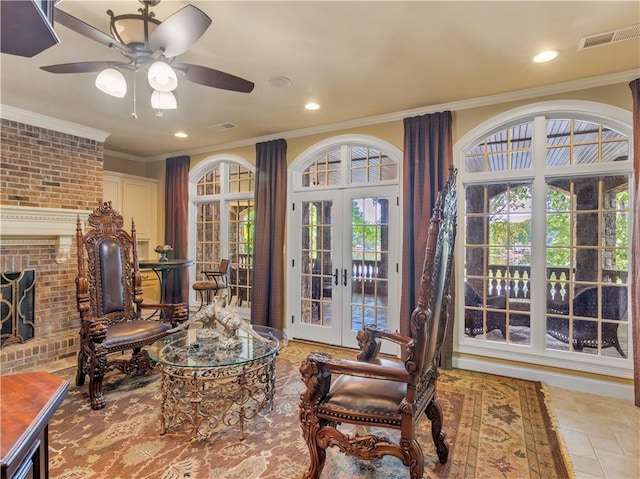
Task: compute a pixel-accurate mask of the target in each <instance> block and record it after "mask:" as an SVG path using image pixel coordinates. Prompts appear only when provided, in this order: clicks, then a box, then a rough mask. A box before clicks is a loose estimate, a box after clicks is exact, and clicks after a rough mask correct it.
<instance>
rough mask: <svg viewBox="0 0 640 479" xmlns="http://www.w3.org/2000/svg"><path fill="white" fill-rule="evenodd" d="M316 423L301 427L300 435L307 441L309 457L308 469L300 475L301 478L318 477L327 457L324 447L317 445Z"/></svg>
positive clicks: (317, 478) (311, 478) (312, 478)
mask: <svg viewBox="0 0 640 479" xmlns="http://www.w3.org/2000/svg"><path fill="white" fill-rule="evenodd" d="M319 429H320V428H319V427H318V425H317V424H316V425H311V426H308V427H303V431H302V435H303V436H304V438H305V440H306V441H307V447H308V448H309V458H310V459H311V464H310V465H309V469H307V472H305V473H304V475H303V476H302V478H303V479H319V478H320V474H321V473H322V469H324V463H325V460H326V458H327V451H326V449H324V448H322V447H320V446H319V445H318V430H319Z"/></svg>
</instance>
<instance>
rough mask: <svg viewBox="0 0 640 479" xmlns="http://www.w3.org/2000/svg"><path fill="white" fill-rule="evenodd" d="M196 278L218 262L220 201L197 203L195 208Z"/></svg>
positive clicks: (214, 268) (216, 266)
mask: <svg viewBox="0 0 640 479" xmlns="http://www.w3.org/2000/svg"><path fill="white" fill-rule="evenodd" d="M196 214H197V216H196V224H197V227H196V230H197V240H196V278H198V280H200V279H202V275H201V274H200V273H201V272H202V271H214V270H216V269H217V268H218V265H219V264H220V248H221V245H220V202H218V201H212V202H210V203H198V205H197V210H196Z"/></svg>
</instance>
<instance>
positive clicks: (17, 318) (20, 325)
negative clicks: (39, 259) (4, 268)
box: [0, 269, 36, 346]
mask: <svg viewBox="0 0 640 479" xmlns="http://www.w3.org/2000/svg"><path fill="white" fill-rule="evenodd" d="M35 276H36V275H35V270H33V269H27V270H24V271H15V272H8V273H2V274H0V322H1V324H2V329H1V330H0V346H8V345H10V344H17V343H24V342H25V341H28V340H29V339H32V338H33V337H34V335H35V325H34V316H35V302H36V301H35V299H36V298H35V296H36V295H35Z"/></svg>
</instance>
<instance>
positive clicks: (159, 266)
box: [138, 259, 195, 303]
mask: <svg viewBox="0 0 640 479" xmlns="http://www.w3.org/2000/svg"><path fill="white" fill-rule="evenodd" d="M194 262H195V261H194V260H192V259H169V260H167V261H153V260H141V261H138V267H139V268H140V269H152V270H153V272H154V273H155V274H156V276H157V277H158V280H159V281H160V303H164V302H165V300H166V297H167V292H166V288H167V278H168V277H169V273H170V272H171V271H173V270H174V269H179V268H186V267H187V266H191V265H192V264H193V263H194Z"/></svg>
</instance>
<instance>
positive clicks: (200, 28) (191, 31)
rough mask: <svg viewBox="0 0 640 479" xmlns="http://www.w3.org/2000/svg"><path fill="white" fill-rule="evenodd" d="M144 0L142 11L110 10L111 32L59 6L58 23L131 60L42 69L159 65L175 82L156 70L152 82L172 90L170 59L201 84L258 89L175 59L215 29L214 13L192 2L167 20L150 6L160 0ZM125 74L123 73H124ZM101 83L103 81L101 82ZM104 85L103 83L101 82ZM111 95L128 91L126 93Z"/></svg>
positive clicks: (71, 70) (63, 70) (174, 66)
mask: <svg viewBox="0 0 640 479" xmlns="http://www.w3.org/2000/svg"><path fill="white" fill-rule="evenodd" d="M138 1H139V2H140V3H141V4H142V5H143V8H139V9H138V12H139V14H124V15H117V16H116V15H114V13H113V12H112V11H111V10H107V14H108V15H109V16H110V17H111V27H110V29H111V35H108V34H106V33H104V32H103V31H101V30H99V29H97V28H95V27H93V26H91V25H89V24H88V23H85V22H83V21H82V20H80V19H78V18H76V17H74V16H72V15H69V14H68V13H66V12H64V11H62V10H60V9H58V8H56V9H55V12H54V21H55V22H56V23H60V24H62V25H64V26H65V27H67V28H69V29H71V30H73V31H75V32H77V33H79V34H80V35H83V36H85V37H87V38H90V39H91V40H94V41H96V42H98V43H101V44H103V45H106V46H108V47H111V48H116V49H118V50H119V51H120V53H122V54H123V55H124V56H125V57H126V58H127V61H126V62H117V61H88V62H74V63H63V64H58V65H48V66H43V67H40V68H41V69H42V70H45V71H48V72H51V73H90V72H104V71H105V70H108V69H115V70H118V71H119V70H130V71H134V72H137V71H139V70H140V69H149V70H150V71H151V69H152V68H155V67H156V66H157V65H159V66H160V67H162V68H164V71H163V72H161V73H162V77H161V78H160V81H161V83H162V81H164V82H165V83H166V82H167V81H168V82H169V83H171V85H160V86H159V87H156V86H154V84H153V83H152V80H151V75H149V82H150V83H151V84H152V86H153V87H154V89H155V90H159V92H162V91H163V88H162V87H163V86H166V87H167V88H170V89H166V88H165V89H164V92H166V91H170V90H172V89H174V88H175V86H177V79H176V78H175V73H173V77H174V81H173V82H172V81H171V79H167V78H166V74H167V72H166V67H163V65H162V64H164V65H170V68H169V70H173V71H175V72H179V73H181V74H182V75H183V76H184V78H186V79H187V80H189V81H191V82H194V83H198V84H200V85H204V86H208V87H213V88H220V89H223V90H230V91H235V92H242V93H250V92H251V91H252V90H253V87H254V84H253V82H250V81H248V80H245V79H243V78H240V77H237V76H235V75H231V74H229V73H225V72H221V71H219V70H214V69H213V68H208V67H204V66H200V65H192V64H189V63H174V59H175V57H177V56H178V55H180V54H182V53H184V52H186V51H187V50H188V49H189V48H190V47H191V46H192V45H193V44H194V43H195V42H196V41H198V39H200V37H201V36H202V35H203V34H204V32H205V31H206V30H207V28H209V25H210V24H211V18H209V17H208V16H207V15H206V14H205V13H204V12H203V11H202V10H200V9H199V8H197V7H194V6H193V5H187V6H185V7H183V8H182V9H180V10H178V11H177V12H175V13H174V14H173V15H171V16H169V17H168V18H167V19H166V20H164V21H162V22H161V21H160V20H157V19H156V18H155V14H154V13H153V12H151V11H149V8H150V7H154V6H156V5H157V4H159V3H160V0H138ZM169 75H171V72H169ZM120 76H122V75H121V73H120ZM122 81H124V78H123V80H122ZM96 86H98V85H97V84H96ZM134 86H135V83H134ZM171 86H173V88H171ZM98 88H100V87H99V86H98ZM101 89H102V88H101ZM103 91H105V90H103ZM125 91H126V84H125ZM159 92H158V93H159ZM107 93H109V92H107ZM154 93H156V92H154ZM109 94H112V95H113V96H124V94H122V95H115V94H113V93H109Z"/></svg>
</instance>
